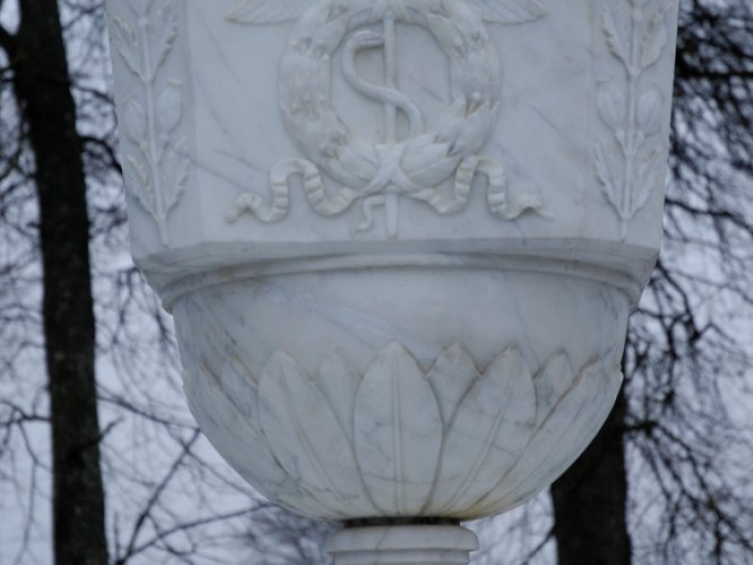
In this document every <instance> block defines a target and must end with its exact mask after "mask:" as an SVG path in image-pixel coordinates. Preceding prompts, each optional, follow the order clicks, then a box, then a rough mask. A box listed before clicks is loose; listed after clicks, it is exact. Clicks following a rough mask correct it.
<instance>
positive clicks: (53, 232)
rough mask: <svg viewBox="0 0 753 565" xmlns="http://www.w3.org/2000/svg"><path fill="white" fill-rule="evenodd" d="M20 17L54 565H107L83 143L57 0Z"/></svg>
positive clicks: (19, 91) (17, 78) (15, 41)
mask: <svg viewBox="0 0 753 565" xmlns="http://www.w3.org/2000/svg"><path fill="white" fill-rule="evenodd" d="M20 9H21V21H20V27H19V29H18V32H17V33H16V34H15V35H14V36H8V35H7V34H6V36H5V37H3V38H2V39H3V46H4V47H6V49H7V50H8V52H9V56H10V59H11V65H12V68H13V73H14V77H13V80H14V90H15V94H16V98H17V100H18V103H19V106H20V107H21V108H22V112H23V118H24V125H25V128H26V130H27V131H26V134H27V135H28V141H29V144H30V146H31V148H32V150H33V152H34V156H35V162H36V173H35V176H34V181H35V184H36V188H37V195H38V199H39V208H40V238H41V250H42V262H43V268H44V304H43V312H44V331H45V340H46V355H47V371H48V378H49V394H50V410H51V420H52V451H53V472H54V478H53V483H54V485H53V513H54V553H55V563H56V564H57V565H106V563H107V544H106V538H105V516H104V493H103V488H102V476H101V472H100V467H99V441H100V432H99V422H98V418H97V398H96V384H95V378H94V346H95V342H94V338H95V335H94V314H93V303H92V294H91V278H90V269H89V220H88V217H87V209H86V181H85V177H84V170H83V163H82V159H81V154H82V151H81V140H80V138H79V135H78V132H77V130H76V110H75V104H74V100H73V97H72V94H71V84H70V76H69V73H68V65H67V61H66V53H65V45H64V41H63V36H62V29H61V23H60V13H59V9H58V4H57V0H21V1H20Z"/></svg>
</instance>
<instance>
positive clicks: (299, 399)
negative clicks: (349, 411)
mask: <svg viewBox="0 0 753 565" xmlns="http://www.w3.org/2000/svg"><path fill="white" fill-rule="evenodd" d="M259 409H260V414H261V423H262V429H263V430H264V435H265V436H266V438H267V440H268V442H269V445H270V447H271V449H272V451H273V453H274V454H275V456H276V457H277V460H278V461H279V462H280V465H282V467H283V468H284V469H285V470H286V471H287V472H288V473H289V474H290V475H291V476H292V477H293V478H294V479H295V480H298V481H300V482H301V484H302V485H303V487H304V488H305V489H306V490H307V491H309V492H311V493H312V495H314V496H315V497H316V498H317V500H319V501H320V502H322V503H323V504H326V505H327V506H328V507H329V508H331V509H332V510H333V511H335V512H341V513H346V512H347V508H348V507H349V506H350V505H352V504H353V501H354V500H359V499H360V500H362V501H363V504H368V498H367V496H366V493H365V492H364V491H363V487H362V483H361V479H360V475H359V471H358V466H357V464H356V461H355V458H354V457H353V451H352V448H351V446H350V444H349V441H348V438H347V437H346V436H345V435H344V433H343V431H342V429H341V427H340V424H339V423H338V421H337V418H336V417H335V414H333V412H332V410H331V409H330V407H329V403H328V402H327V400H326V399H325V398H324V395H323V394H322V393H321V391H320V390H319V389H318V388H317V387H316V386H315V385H314V383H313V382H312V381H311V380H310V379H309V378H308V377H307V376H305V375H304V373H303V371H302V370H301V368H300V367H299V366H298V364H297V363H296V362H295V361H294V360H293V359H292V358H291V357H290V356H288V355H287V354H286V353H284V352H277V353H275V354H274V355H273V357H272V359H271V360H270V361H269V363H268V364H267V366H266V367H265V368H264V371H263V372H262V377H261V384H260V386H259Z"/></svg>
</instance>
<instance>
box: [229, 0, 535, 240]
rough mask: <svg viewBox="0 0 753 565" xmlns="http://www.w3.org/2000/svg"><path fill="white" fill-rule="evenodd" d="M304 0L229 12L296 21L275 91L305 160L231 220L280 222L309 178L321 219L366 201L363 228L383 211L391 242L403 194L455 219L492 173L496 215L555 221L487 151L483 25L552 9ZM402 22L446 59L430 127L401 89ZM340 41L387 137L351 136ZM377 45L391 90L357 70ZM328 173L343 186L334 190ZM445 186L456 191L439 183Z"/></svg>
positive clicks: (495, 70)
mask: <svg viewBox="0 0 753 565" xmlns="http://www.w3.org/2000/svg"><path fill="white" fill-rule="evenodd" d="M304 4H305V3H303V2H301V1H296V0H281V1H278V0H247V1H245V2H243V3H241V4H239V5H238V6H236V7H235V8H234V9H233V10H232V11H231V12H230V13H228V14H227V16H226V17H227V19H229V20H230V21H233V22H236V23H251V24H269V23H276V22H279V21H285V20H288V19H296V20H297V21H296V23H295V24H294V25H293V28H292V31H291V35H290V38H289V41H288V46H287V48H286V50H285V52H284V54H283V57H282V61H281V63H280V72H279V93H280V105H281V110H282V118H283V122H284V124H285V126H286V129H287V130H288V132H289V133H290V135H291V136H292V137H293V139H294V140H295V141H296V142H297V144H298V146H299V148H300V149H301V150H302V152H303V153H304V154H305V157H306V158H305V159H286V160H283V161H281V162H280V163H278V164H277V165H276V166H275V167H273V168H272V171H271V173H270V188H271V198H269V199H266V198H264V197H262V196H260V195H258V194H252V193H243V194H241V195H239V196H238V197H237V199H236V201H235V203H234V205H233V206H232V208H230V209H229V210H228V211H227V213H226V215H225V218H226V220H227V221H228V222H235V221H236V220H237V219H238V218H240V216H241V215H243V214H244V213H245V212H251V213H252V214H253V215H254V216H255V217H256V218H257V219H258V220H260V221H262V222H279V221H281V220H282V219H284V218H285V217H286V216H287V213H288V208H289V203H290V197H289V190H290V184H289V181H290V177H291V176H300V177H301V178H302V179H303V186H304V189H305V192H306V196H307V199H308V201H309V204H310V205H311V206H312V208H313V210H314V211H315V212H316V213H317V214H319V215H321V216H325V217H329V216H335V215H339V214H342V213H343V212H345V211H346V210H348V209H349V208H350V207H351V206H352V205H354V203H356V202H357V201H358V202H360V203H361V204H362V211H363V215H362V221H361V222H360V223H358V225H357V226H356V228H355V231H368V230H370V229H372V228H373V226H374V211H375V209H377V208H383V209H384V218H385V226H386V230H387V235H388V236H389V237H392V238H394V237H397V235H398V226H397V224H398V205H399V201H400V199H401V198H408V199H411V200H414V201H418V202H423V203H425V204H427V205H428V206H430V207H431V208H432V209H433V210H434V211H435V212H437V213H438V214H440V215H449V214H456V213H459V212H460V211H462V210H463V209H464V208H465V207H466V205H467V204H468V202H469V199H470V192H471V185H472V182H473V179H474V176H475V175H476V174H482V175H485V176H486V177H487V179H488V191H487V203H488V209H489V211H490V212H491V214H493V215H494V216H496V217H498V218H500V219H503V220H514V219H517V218H518V217H519V216H520V215H521V214H523V213H524V212H526V211H528V210H531V211H533V212H536V213H540V214H541V215H543V216H545V217H546V216H547V214H546V213H544V210H543V204H542V202H541V198H540V197H539V195H538V193H537V191H536V190H535V189H533V188H529V187H525V189H524V190H525V191H524V192H523V193H522V194H520V195H511V194H509V193H508V192H507V179H506V175H505V172H504V169H502V167H501V166H500V165H499V164H497V163H495V162H493V161H492V160H491V159H489V158H486V157H482V156H481V155H479V151H480V150H482V149H483V147H484V146H485V145H486V142H487V140H488V138H489V136H490V135H491V133H492V131H493V128H494V125H495V122H496V117H497V113H498V111H499V100H498V98H499V90H500V82H501V78H500V69H499V59H498V55H497V52H496V48H495V47H494V45H493V43H492V41H491V40H490V38H489V35H488V33H487V31H486V29H485V27H484V25H483V20H486V21H490V22H496V23H508V24H509V23H522V22H528V21H534V20H537V19H539V18H541V17H543V16H544V15H545V14H546V13H547V10H546V8H545V7H544V6H543V5H542V4H540V3H539V2H537V1H536V0H505V1H503V2H494V3H492V2H487V1H486V0H467V3H466V0H462V1H459V2H446V1H444V0H430V1H428V2H426V1H425V0H380V1H379V2H372V1H370V0H349V1H344V0H317V1H315V2H311V3H308V4H305V9H304ZM473 6H475V7H476V8H474V7H473ZM477 10H478V11H477ZM398 23H404V24H410V25H417V26H420V27H424V28H425V29H426V30H427V31H429V32H430V33H431V34H432V35H433V36H434V38H435V39H436V41H437V43H438V44H439V46H440V48H441V49H442V50H443V51H444V53H445V54H446V55H447V58H448V60H449V62H450V66H451V94H452V97H453V101H452V103H451V104H450V106H449V107H448V108H447V109H446V111H445V112H444V113H443V114H442V116H441V117H440V118H439V120H438V121H437V123H436V124H434V125H433V126H431V127H429V128H428V129H427V128H426V127H425V125H424V118H423V115H422V112H421V109H420V108H419V107H418V106H417V105H416V104H415V103H414V102H413V101H412V100H411V99H410V98H409V97H408V96H406V95H405V94H404V93H403V92H401V91H400V89H399V88H398V84H397V65H398V58H397V35H396V25H397V24H398ZM373 25H381V31H379V32H377V31H374V30H373V29H372V28H365V29H359V28H361V27H364V26H373ZM351 31H352V33H350V32H351ZM340 47H342V59H341V68H342V74H343V76H344V78H345V81H346V83H347V84H348V85H349V86H350V87H351V88H353V90H354V91H356V92H358V93H359V94H361V95H362V96H364V97H365V98H368V99H371V100H373V101H375V102H377V103H379V104H381V105H383V106H384V109H385V127H384V139H382V140H381V141H380V142H376V143H373V142H370V141H367V140H365V139H363V138H361V137H359V136H358V135H356V134H354V133H353V132H351V131H350V130H349V129H348V127H347V126H346V125H345V123H344V121H343V120H342V119H341V118H340V116H339V115H338V113H337V112H336V111H335V109H334V107H333V106H332V104H331V99H330V75H331V71H332V69H331V66H332V62H333V59H334V56H335V51H336V50H337V49H338V48H340ZM370 49H382V50H383V52H384V73H385V78H384V84H383V85H376V84H371V83H369V82H366V81H365V80H364V79H363V78H362V77H361V76H360V75H359V74H358V72H357V71H356V67H355V63H354V61H355V58H356V56H357V54H359V53H360V52H362V51H365V50H370ZM460 69H462V72H460ZM400 114H402V115H404V116H405V117H406V119H407V122H408V125H409V127H408V129H409V133H408V134H407V136H406V137H405V138H404V139H401V138H400V137H399V136H398V133H397V129H398V128H397V119H398V115H400ZM323 174H326V176H327V177H329V178H331V179H334V181H336V182H337V183H338V184H339V185H340V188H339V189H337V190H336V191H335V192H334V194H333V195H331V196H330V194H329V193H330V190H329V189H328V188H327V187H326V186H325V183H324V178H323ZM446 182H448V183H449V185H450V190H448V191H442V190H440V187H441V186H442V185H443V184H444V183H446ZM443 192H447V193H443Z"/></svg>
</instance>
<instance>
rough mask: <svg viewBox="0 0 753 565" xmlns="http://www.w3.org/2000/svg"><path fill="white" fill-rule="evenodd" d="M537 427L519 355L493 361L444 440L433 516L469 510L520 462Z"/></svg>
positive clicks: (533, 400)
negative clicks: (446, 511) (451, 511)
mask: <svg viewBox="0 0 753 565" xmlns="http://www.w3.org/2000/svg"><path fill="white" fill-rule="evenodd" d="M535 422H536V396H535V393H534V386H533V378H532V376H531V373H530V371H529V370H528V367H527V366H526V363H525V361H524V360H523V358H522V356H521V354H520V351H518V349H516V348H513V347H511V348H509V349H507V350H506V351H504V352H503V353H502V354H501V355H500V356H499V357H497V359H495V360H494V361H493V362H492V364H491V365H490V366H489V368H488V369H487V370H486V372H485V373H484V376H483V377H481V378H480V379H477V380H476V382H475V384H474V385H473V387H472V388H471V390H470V391H469V392H468V394H467V395H466V396H465V397H464V398H463V401H462V403H461V404H460V407H459V408H458V411H457V415H456V416H455V419H454V421H453V424H452V426H451V427H450V430H449V432H448V435H447V439H446V441H445V446H444V450H443V452H444V453H447V454H451V456H449V457H445V458H443V459H442V463H441V467H440V472H439V476H438V478H437V483H438V484H441V485H442V487H441V490H440V491H437V492H435V493H434V495H433V496H432V501H431V512H440V513H441V512H442V511H443V510H451V509H452V508H467V507H469V506H471V505H473V504H474V503H475V502H476V501H477V500H478V499H479V498H481V497H482V496H484V495H485V494H486V493H487V491H488V485H489V484H490V481H491V482H492V484H493V483H494V482H495V480H496V479H497V478H498V477H499V476H501V475H504V474H505V473H506V472H507V471H508V470H509V469H510V468H511V467H512V466H513V465H514V464H515V462H516V461H517V460H518V459H519V458H520V457H521V455H522V454H523V452H524V451H525V448H526V446H527V445H528V442H529V440H530V437H531V434H532V433H533V430H534V424H535Z"/></svg>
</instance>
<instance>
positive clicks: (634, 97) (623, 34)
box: [594, 0, 669, 239]
mask: <svg viewBox="0 0 753 565" xmlns="http://www.w3.org/2000/svg"><path fill="white" fill-rule="evenodd" d="M651 1H652V0H649V2H647V1H646V0H629V1H617V2H616V1H614V0H602V2H601V5H600V16H601V24H602V29H603V31H604V34H605V36H606V39H607V44H608V45H609V49H610V51H611V53H612V55H613V56H614V57H615V58H616V59H617V60H618V61H619V62H620V64H621V65H622V67H623V68H624V71H625V76H626V80H625V83H624V87H622V86H621V85H619V81H618V80H617V79H615V78H614V77H607V78H606V79H604V80H602V81H601V83H600V84H599V89H598V93H597V105H598V111H599V116H600V118H601V120H602V121H603V122H604V123H605V124H606V125H607V126H608V127H609V128H610V129H611V130H612V132H613V134H614V139H613V141H612V142H607V141H604V140H602V141H599V142H598V143H597V145H596V148H595V154H594V162H595V167H596V175H597V178H598V180H599V183H600V185H601V186H602V189H603V192H604V195H605V197H606V199H607V201H608V202H609V203H610V204H611V205H612V207H613V208H614V209H615V211H616V212H617V215H618V216H619V218H620V226H621V227H620V229H621V237H622V238H623V239H624V238H625V237H627V227H628V222H629V221H630V220H631V219H632V218H633V216H634V215H635V214H636V213H637V212H638V211H639V210H640V209H641V208H643V207H644V206H645V205H646V204H647V203H648V201H649V199H650V197H651V193H652V192H653V189H654V188H655V186H656V184H657V182H659V176H660V170H661V166H662V162H661V158H660V157H661V155H662V154H663V151H662V146H661V140H660V139H659V138H658V136H657V134H658V133H659V131H660V129H661V118H662V114H663V112H662V107H663V105H664V97H663V95H662V93H661V91H660V90H659V88H658V87H657V86H656V85H653V86H651V87H649V88H647V89H641V87H640V85H641V80H642V78H643V76H644V74H645V72H646V71H647V70H648V69H650V68H651V67H652V66H654V65H655V64H656V63H657V62H658V61H659V60H660V59H661V56H662V53H663V52H664V50H665V49H666V47H667V45H668V43H669V29H668V27H667V23H666V13H667V11H668V6H666V5H661V6H660V8H659V9H658V10H657V11H655V12H653V13H651V14H649V15H648V16H647V14H646V11H647V7H648V5H649V3H650V2H651ZM626 8H627V9H629V13H627V14H626V13H624V12H625V11H626ZM615 149H616V151H615Z"/></svg>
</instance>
